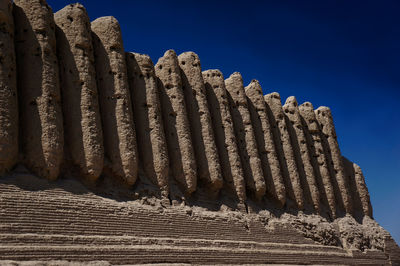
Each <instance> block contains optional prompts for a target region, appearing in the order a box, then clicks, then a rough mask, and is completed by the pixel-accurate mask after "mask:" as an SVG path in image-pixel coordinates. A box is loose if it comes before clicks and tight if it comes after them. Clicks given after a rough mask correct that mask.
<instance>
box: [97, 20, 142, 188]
mask: <svg viewBox="0 0 400 266" xmlns="http://www.w3.org/2000/svg"><path fill="white" fill-rule="evenodd" d="M91 27H92V37H93V46H94V54H95V66H96V75H97V87H98V91H99V102H100V112H101V118H102V125H103V135H104V151H105V156H106V158H107V159H108V160H109V167H110V169H111V171H112V172H113V173H114V174H115V175H116V176H118V177H119V178H121V179H122V180H123V181H124V182H126V183H127V184H128V185H133V184H134V183H135V182H136V179H137V175H138V158H137V147H136V145H137V144H136V133H135V126H134V122H133V114H132V104H131V99H130V95H129V85H128V77H127V70H126V63H125V52H124V47H123V43H122V36H121V29H120V26H119V23H118V21H117V20H116V19H115V18H114V17H101V18H98V19H96V20H95V21H93V22H92V23H91Z"/></svg>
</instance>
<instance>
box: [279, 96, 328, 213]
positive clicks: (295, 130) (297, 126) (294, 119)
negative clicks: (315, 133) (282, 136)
mask: <svg viewBox="0 0 400 266" xmlns="http://www.w3.org/2000/svg"><path fill="white" fill-rule="evenodd" d="M283 111H284V113H285V115H286V117H287V118H288V120H289V122H290V123H288V124H287V126H288V132H289V134H290V136H291V139H292V146H293V151H294V153H295V156H296V159H297V162H298V164H297V168H298V170H299V175H300V178H301V181H302V185H303V192H304V196H305V200H306V201H307V203H309V204H311V205H312V206H313V207H314V209H315V210H316V211H319V209H320V201H319V199H320V196H319V189H318V186H317V183H316V178H315V174H314V168H313V165H312V163H311V159H310V153H309V149H308V145H307V140H306V136H305V133H304V128H303V125H302V122H301V117H300V113H299V108H298V103H297V100H296V98H295V97H293V96H291V97H289V98H287V100H286V102H285V104H284V105H283Z"/></svg>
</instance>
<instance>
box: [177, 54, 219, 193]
mask: <svg viewBox="0 0 400 266" xmlns="http://www.w3.org/2000/svg"><path fill="white" fill-rule="evenodd" d="M178 60H179V66H180V68H181V77H182V89H183V93H184V95H185V100H186V107H187V113H188V116H189V117H190V119H189V123H190V130H191V133H192V139H193V148H194V151H195V155H196V162H197V174H198V176H199V178H200V179H201V180H203V182H205V183H206V184H207V186H208V187H209V189H210V190H211V191H213V192H214V193H217V192H218V191H219V189H220V188H221V187H222V184H223V179H222V174H221V167H220V163H219V158H218V152H217V146H216V144H215V138H214V131H213V128H212V122H211V115H210V111H209V109H208V104H207V95H206V90H205V87H204V80H203V76H202V74H201V65H200V59H199V57H198V56H197V55H196V54H195V53H193V52H186V53H182V54H180V55H179V56H178Z"/></svg>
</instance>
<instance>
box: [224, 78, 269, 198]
mask: <svg viewBox="0 0 400 266" xmlns="http://www.w3.org/2000/svg"><path fill="white" fill-rule="evenodd" d="M225 87H226V90H227V92H228V100H229V106H230V110H231V114H232V118H233V126H234V129H235V133H236V138H237V142H238V147H239V154H240V158H241V161H242V167H243V172H244V176H245V180H246V184H247V186H248V187H249V188H250V189H251V190H252V191H253V193H254V195H255V197H256V198H257V199H261V197H263V196H264V194H265V191H266V185H265V180H264V175H263V171H262V168H261V160H260V157H259V155H258V149H257V143H256V139H255V136H254V131H253V126H252V124H251V118H250V113H249V109H248V107H247V99H246V93H245V91H244V87H243V80H242V76H241V75H240V74H239V73H238V72H235V73H233V74H232V75H231V76H230V77H229V78H227V79H226V80H225Z"/></svg>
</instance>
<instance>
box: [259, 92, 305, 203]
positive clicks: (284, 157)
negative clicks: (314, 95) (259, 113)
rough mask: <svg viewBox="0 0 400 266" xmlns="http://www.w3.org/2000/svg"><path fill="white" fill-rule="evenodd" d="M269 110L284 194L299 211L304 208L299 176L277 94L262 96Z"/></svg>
mask: <svg viewBox="0 0 400 266" xmlns="http://www.w3.org/2000/svg"><path fill="white" fill-rule="evenodd" d="M264 99H265V101H266V103H267V107H268V108H269V115H270V121H271V123H273V127H274V128H275V143H276V145H277V147H278V156H279V158H280V162H281V169H282V173H283V177H284V181H285V185H286V192H287V194H288V196H289V198H291V199H292V200H294V202H295V203H296V205H297V207H298V208H299V209H303V208H304V195H303V189H302V187H301V182H300V176H299V172H298V169H297V164H296V159H295V155H294V152H293V147H292V144H291V141H290V136H289V132H288V129H287V125H286V119H285V115H284V113H283V110H282V103H281V98H280V96H279V94H278V93H277V92H273V93H270V94H267V95H265V96H264Z"/></svg>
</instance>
